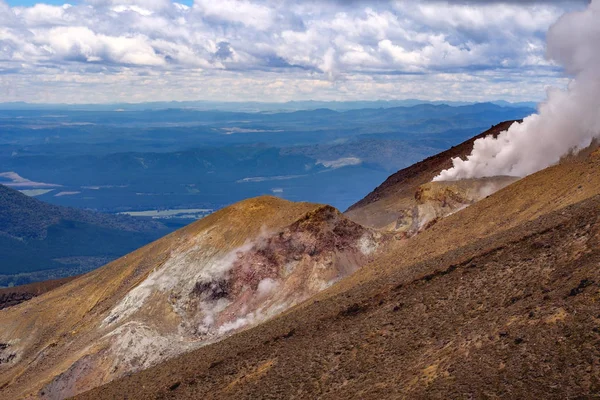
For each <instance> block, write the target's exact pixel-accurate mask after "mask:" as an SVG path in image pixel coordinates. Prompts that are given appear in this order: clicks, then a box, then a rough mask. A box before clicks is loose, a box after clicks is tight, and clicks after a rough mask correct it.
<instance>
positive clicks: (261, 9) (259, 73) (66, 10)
mask: <svg viewBox="0 0 600 400" xmlns="http://www.w3.org/2000/svg"><path fill="white" fill-rule="evenodd" d="M573 7H580V5H568V4H567V3H564V4H563V3H561V4H527V5H522V4H521V5H519V4H500V3H498V4H496V3H493V4H480V5H474V4H472V3H461V4H448V3H438V2H409V1H390V2H379V1H377V2H372V3H367V2H360V1H356V2H347V3H346V2H341V1H340V2H335V1H328V2H316V1H303V2H300V1H296V2H294V1H292V0H221V1H218V2H217V1H210V0H196V1H195V2H194V4H193V7H188V6H185V5H183V4H180V3H176V2H172V1H171V0H87V1H85V2H84V3H76V2H75V3H74V4H73V5H64V6H50V5H46V4H37V5H35V6H33V7H12V8H11V7H9V6H7V5H6V3H5V2H4V1H3V0H0V98H2V99H5V100H7V101H12V100H26V101H73V102H81V101H83V102H97V101H145V100H175V99H177V100H183V99H200V98H205V99H221V100H265V99H271V100H288V99H295V98H297V99H303V98H321V99H344V98H347V99H355V98H364V99H368V98H403V97H419V98H431V99H435V98H439V97H443V98H456V99H465V100H466V99H469V100H476V99H479V100H483V99H488V98H498V97H504V98H507V99H509V100H511V99H512V100H520V99H530V98H540V97H543V94H544V88H545V86H548V85H550V84H553V85H556V84H561V83H562V80H561V78H560V76H561V75H560V71H557V70H556V69H552V68H551V64H550V63H548V62H547V61H546V59H545V43H544V38H545V32H546V30H547V29H548V27H549V25H550V24H551V23H552V22H554V21H555V20H556V19H557V18H558V17H559V16H560V15H561V14H562V13H563V12H564V11H565V10H567V9H568V8H573ZM457 83H460V85H458V84H457ZM267 96H268V97H267Z"/></svg>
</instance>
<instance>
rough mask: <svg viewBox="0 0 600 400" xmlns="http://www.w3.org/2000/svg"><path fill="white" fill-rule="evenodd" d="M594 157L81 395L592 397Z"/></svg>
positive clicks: (599, 200) (598, 274)
mask: <svg viewBox="0 0 600 400" xmlns="http://www.w3.org/2000/svg"><path fill="white" fill-rule="evenodd" d="M599 172H600V160H599V156H598V154H597V153H595V154H592V155H590V156H589V157H580V158H575V159H571V160H566V161H565V162H564V163H562V164H560V165H557V166H555V167H551V168H549V169H547V170H544V171H541V172H539V173H537V174H535V175H532V176H530V177H527V178H525V179H522V180H520V181H518V182H516V183H515V184H512V185H510V186H508V187H507V188H505V189H503V190H501V191H500V192H497V193H495V194H494V195H492V196H490V197H489V198H486V199H484V200H482V201H480V202H478V203H476V204H475V205H473V206H471V207H469V208H467V209H465V210H462V211H460V212H457V213H456V214H454V215H451V216H449V217H447V218H445V219H443V220H441V221H440V222H439V223H438V224H436V225H435V226H434V227H432V228H431V229H429V230H427V231H424V232H423V233H422V234H420V235H418V236H415V237H413V238H411V239H408V240H401V241H399V242H398V245H397V247H396V248H395V249H392V250H390V251H388V252H385V253H383V254H382V255H380V256H378V257H377V258H376V259H375V260H374V261H373V262H371V263H370V264H369V265H367V266H366V267H364V268H362V269H361V270H359V271H358V272H357V273H356V274H354V275H352V276H351V277H350V278H348V279H345V280H343V281H342V282H340V284H338V285H335V286H333V287H332V288H330V289H329V290H327V291H325V292H322V293H321V294H319V295H317V296H316V297H315V298H314V299H312V300H311V301H309V302H306V303H304V304H303V305H301V306H299V307H296V308H294V309H293V310H291V311H289V312H287V313H286V314H285V315H283V316H281V317H279V318H277V319H275V320H272V321H270V322H267V323H265V324H262V325H260V326H258V327H256V328H254V329H251V330H248V331H245V332H242V333H240V334H237V335H234V336H232V337H230V338H228V339H227V340H225V341H222V342H220V343H217V344H214V345H211V346H207V347H205V348H202V349H199V350H197V351H194V352H191V353H189V354H186V355H184V356H182V357H180V358H177V359H173V360H171V361H169V362H166V363H164V364H161V365H159V366H157V367H154V368H152V369H150V370H147V371H144V372H142V373H140V374H135V375H133V376H130V377H126V378H123V379H120V380H118V381H115V382H113V383H112V384H110V385H107V386H104V387H101V388H98V389H96V390H94V391H92V392H90V393H86V394H85V395H83V396H82V398H93V399H100V398H115V397H117V398H120V397H125V396H126V397H128V398H140V399H141V398H144V399H146V398H159V397H160V398H165V397H167V398H169V397H171V398H199V397H206V398H240V399H241V398H249V399H250V398H269V397H271V398H283V397H285V398H299V399H300V398H302V399H304V398H317V397H318V398H389V397H400V398H481V397H501V398H567V397H570V398H576V397H581V398H589V397H592V396H598V395H600V370H599V368H600V367H599V365H600V352H599V350H598V349H599V348H600V346H599V344H600V334H599V332H600V319H598V315H599V314H598V306H597V302H598V300H600V297H599V293H600V290H599V285H598V283H599V282H600V269H599V268H598V265H599V264H598V263H599V262H600V246H599V245H600V242H599V240H600V220H599V218H598V212H599V211H600V197H599V195H598V193H599V191H600V173H599Z"/></svg>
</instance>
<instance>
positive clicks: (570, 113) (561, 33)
mask: <svg viewBox="0 0 600 400" xmlns="http://www.w3.org/2000/svg"><path fill="white" fill-rule="evenodd" d="M547 41H548V50H547V51H548V58H550V59H551V60H554V61H555V62H557V63H559V64H560V65H562V66H563V67H564V68H565V70H566V72H567V73H568V74H570V75H571V76H573V79H572V80H571V82H570V83H569V87H568V89H567V90H566V91H565V90H558V89H551V90H549V92H548V98H547V100H546V102H545V103H542V104H541V105H540V106H539V107H538V114H534V115H531V116H529V117H527V118H525V120H524V121H523V122H522V123H515V124H513V125H512V126H511V127H510V128H509V129H508V130H507V131H504V132H502V133H500V134H499V135H498V136H497V137H496V138H494V137H492V136H487V137H485V138H483V139H478V140H476V141H475V144H474V146H473V151H472V153H471V155H469V156H468V157H467V160H461V159H460V158H454V159H453V160H452V163H453V167H452V168H450V169H447V170H444V171H442V172H441V173H440V175H438V176H437V177H435V178H434V181H453V180H459V179H467V178H482V177H488V176H498V175H510V176H519V177H522V176H526V175H529V174H532V173H534V172H537V171H539V170H541V169H544V168H546V167H548V166H550V165H553V164H555V163H557V162H558V161H559V160H560V158H561V157H562V156H564V155H566V154H568V153H570V152H573V151H578V150H581V149H583V148H585V147H588V146H589V145H590V144H591V143H592V140H593V139H595V138H599V137H600V0H593V1H592V2H591V4H590V5H589V6H588V8H587V9H586V10H585V11H579V12H573V13H569V14H566V15H564V16H563V17H562V18H561V19H559V20H558V22H556V24H554V25H553V26H552V27H551V28H550V30H549V32H548V36H547Z"/></svg>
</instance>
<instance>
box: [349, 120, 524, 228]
mask: <svg viewBox="0 0 600 400" xmlns="http://www.w3.org/2000/svg"><path fill="white" fill-rule="evenodd" d="M514 122H515V121H507V122H502V123H500V124H498V125H496V126H493V127H492V128H491V129H490V130H488V131H486V132H483V133H482V134H480V135H478V136H475V137H474V138H472V139H469V140H467V141H466V142H464V143H461V144H459V145H458V146H454V147H452V148H451V149H449V150H447V151H444V152H442V153H439V154H436V155H435V156H432V157H429V158H427V159H425V160H423V161H421V162H418V163H416V164H414V165H412V166H410V167H408V168H404V169H402V170H400V171H398V172H396V173H395V174H393V175H391V176H390V177H389V178H388V179H387V180H386V181H385V182H383V183H382V184H381V185H380V186H378V187H377V188H376V189H375V190H373V191H372V192H371V193H369V194H368V195H367V196H366V197H365V198H364V199H362V200H361V201H359V202H358V203H356V204H354V205H352V206H351V207H350V208H348V210H347V211H346V212H345V214H346V216H348V218H350V219H352V220H353V221H356V222H358V223H359V224H361V225H364V226H369V227H373V228H377V229H387V230H396V223H397V221H398V220H399V219H400V220H401V219H402V218H403V214H404V212H405V210H409V209H411V208H412V207H413V206H414V205H415V200H414V195H415V193H416V192H417V190H418V188H419V186H421V185H423V184H425V183H428V182H431V180H432V179H433V178H434V177H435V176H436V175H438V174H439V173H440V172H441V171H442V170H444V169H446V168H449V167H451V166H452V162H451V159H452V158H454V157H466V156H467V155H469V154H470V153H471V150H473V142H474V141H475V140H477V139H479V138H482V137H485V136H488V135H494V136H496V135H498V134H499V133H500V132H502V131H504V130H506V129H508V128H509V127H510V125H512V124H513V123H514Z"/></svg>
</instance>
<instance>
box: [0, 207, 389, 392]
mask: <svg viewBox="0 0 600 400" xmlns="http://www.w3.org/2000/svg"><path fill="white" fill-rule="evenodd" d="M387 241H388V238H387V236H385V235H383V234H380V233H378V232H376V231H373V230H370V229H368V228H364V227H362V226H360V225H358V224H356V223H354V222H352V221H350V220H349V219H347V218H346V217H344V216H343V215H342V214H341V213H340V212H339V211H337V210H336V209H334V208H333V207H330V206H323V205H316V204H309V203H290V202H287V201H284V200H280V199H278V198H275V197H262V198H256V199H250V200H246V201H243V202H240V203H237V204H235V205H233V206H231V207H228V208H226V209H223V210H221V211H219V212H217V213H215V214H213V215H211V216H209V217H207V218H205V219H202V220H200V221H198V222H196V223H194V224H192V225H190V226H188V227H186V228H184V229H183V230H180V231H177V232H175V233H174V234H172V235H169V236H167V237H165V238H163V239H161V240H159V241H157V242H155V243H152V244H150V245H148V246H146V247H144V248H142V249H140V250H138V251H136V252H134V253H132V254H130V255H128V256H126V257H123V258H121V259H119V260H117V261H115V262H113V263H111V264H109V265H107V266H106V267H103V268H101V269H99V270H97V271H94V272H92V273H90V274H87V275H84V276H82V277H80V278H78V279H75V280H74V281H72V282H70V283H68V284H65V285H63V286H61V287H59V288H57V289H55V290H53V291H51V292H49V293H48V294H47V296H41V297H38V298H35V299H32V300H30V301H29V302H27V303H25V304H21V305H19V306H16V307H11V308H10V309H7V310H4V311H3V312H2V313H1V314H0V343H4V345H5V348H4V350H3V351H4V353H6V354H7V356H6V357H4V356H2V357H4V358H3V359H4V362H3V365H1V366H0V382H2V383H1V385H2V389H1V390H2V393H3V394H5V395H7V396H9V397H11V398H12V397H17V398H18V397H27V396H40V397H43V398H64V397H68V396H72V395H75V394H77V393H80V392H83V391H85V390H87V389H91V388H93V387H96V386H98V385H101V384H103V383H107V382H110V381H111V380H113V379H115V378H118V377H122V376H124V375H126V374H130V373H132V372H136V371H139V370H142V369H145V368H148V367H150V366H152V365H155V364H157V363H160V362H162V361H164V360H166V359H169V358H172V357H174V356H176V355H178V354H181V353H184V352H188V351H190V350H193V349H196V348H198V347H201V346H204V345H206V344H209V343H212V342H215V341H218V340H221V339H223V338H224V337H227V336H229V335H231V334H233V333H235V332H236V331H239V330H241V329H245V328H248V327H252V326H255V325H257V324H259V323H261V322H263V321H265V320H268V319H270V318H272V317H273V316H276V315H278V314H280V313H282V312H284V311H285V310H287V309H289V308H290V307H293V306H294V305H296V304H299V303H301V302H303V301H305V300H307V299H309V298H310V297H312V296H314V295H315V294H317V293H318V292H320V291H322V290H324V289H326V288H328V287H330V286H331V285H332V284H334V283H336V282H337V281H339V280H340V279H342V278H343V277H345V276H348V275H350V274H352V273H353V272H355V271H356V270H357V269H358V268H360V267H361V266H362V265H364V264H366V263H367V262H368V261H369V260H371V259H372V258H373V257H374V256H375V255H376V254H378V253H379V252H381V251H382V250H383V248H384V247H385V246H386V242H387Z"/></svg>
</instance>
